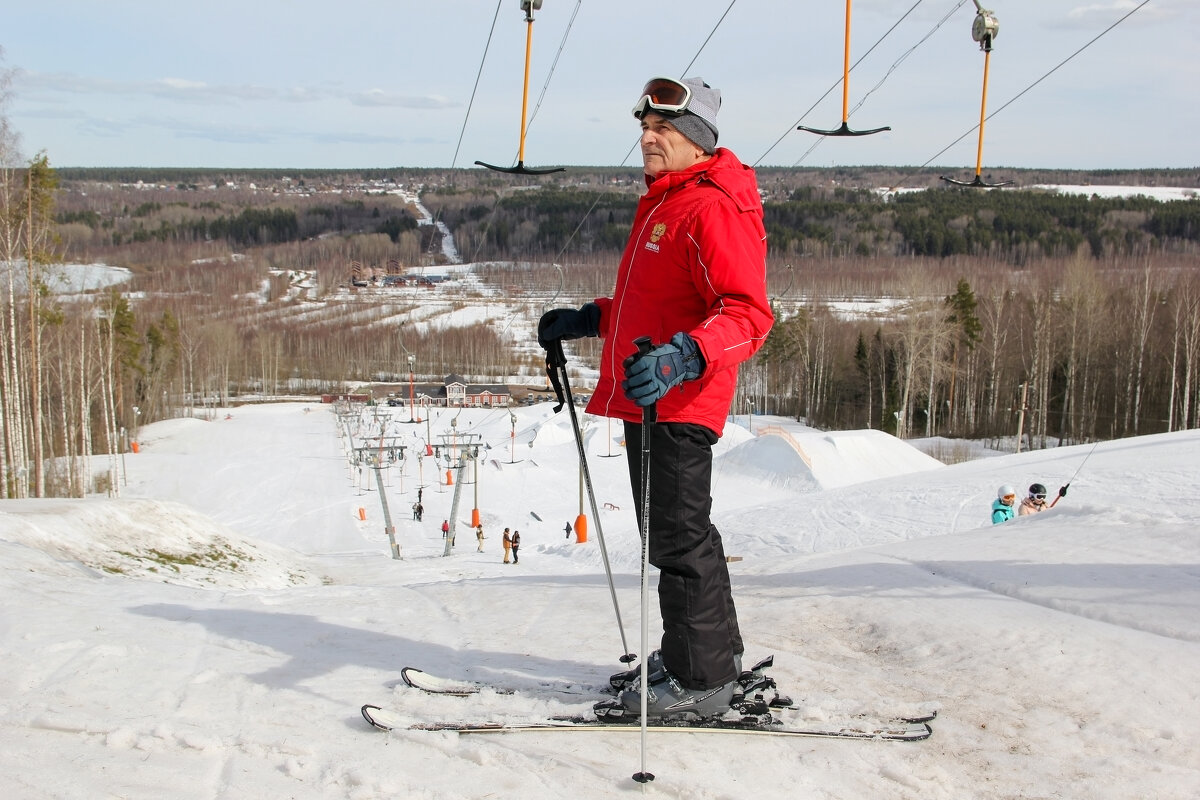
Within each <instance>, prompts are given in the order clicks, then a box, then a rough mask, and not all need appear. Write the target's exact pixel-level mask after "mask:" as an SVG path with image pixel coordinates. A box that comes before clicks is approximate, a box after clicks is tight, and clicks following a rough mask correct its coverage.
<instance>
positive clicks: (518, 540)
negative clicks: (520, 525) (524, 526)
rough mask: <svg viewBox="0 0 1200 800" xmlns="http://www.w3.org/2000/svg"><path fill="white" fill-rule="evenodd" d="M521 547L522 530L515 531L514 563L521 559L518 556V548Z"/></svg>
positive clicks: (513, 538) (513, 542) (513, 544)
mask: <svg viewBox="0 0 1200 800" xmlns="http://www.w3.org/2000/svg"><path fill="white" fill-rule="evenodd" d="M520 547H521V532H520V531H513V535H512V553H513V563H514V564H517V563H520V559H519V558H517V550H518V549H520Z"/></svg>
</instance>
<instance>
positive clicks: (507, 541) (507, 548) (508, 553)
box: [504, 528, 512, 564]
mask: <svg viewBox="0 0 1200 800" xmlns="http://www.w3.org/2000/svg"><path fill="white" fill-rule="evenodd" d="M511 557H512V534H511V533H509V532H508V528H505V529H504V563H505V564H511V563H512V560H511Z"/></svg>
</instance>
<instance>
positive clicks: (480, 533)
mask: <svg viewBox="0 0 1200 800" xmlns="http://www.w3.org/2000/svg"><path fill="white" fill-rule="evenodd" d="M475 538H476V539H478V540H479V552H480V553H482V552H483V539H484V536H483V526H482V525H480V526H478V527H476V528H475Z"/></svg>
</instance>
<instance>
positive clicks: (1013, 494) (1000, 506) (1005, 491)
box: [992, 483, 1017, 525]
mask: <svg viewBox="0 0 1200 800" xmlns="http://www.w3.org/2000/svg"><path fill="white" fill-rule="evenodd" d="M1015 502H1017V490H1016V489H1014V488H1013V487H1011V486H1009V485H1008V484H1007V483H1006V484H1004V485H1003V486H1001V487H1000V489H999V490H998V491H997V492H996V500H995V502H993V503H992V524H993V525H999V524H1000V523H1001V522H1008V521H1009V520H1010V519H1012V518H1013V517H1015V516H1016V510H1015V509H1014V508H1013V503H1015Z"/></svg>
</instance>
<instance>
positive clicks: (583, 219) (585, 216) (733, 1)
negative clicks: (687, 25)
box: [535, 0, 921, 261]
mask: <svg viewBox="0 0 1200 800" xmlns="http://www.w3.org/2000/svg"><path fill="white" fill-rule="evenodd" d="M580 2H582V0H580ZM917 2H918V3H920V2H921V0H917ZM735 5H737V0H730V2H729V5H728V6H727V7H726V8H725V11H724V13H722V14H721V16H720V17H718V18H717V21H716V23H715V24H714V25H713V27H712V30H710V31H709V32H708V36H706V37H705V39H704V41H703V42H702V43H701V45H700V47H699V48H698V49H697V50H696V54H695V55H694V56H692V60H691V61H689V62H688V64H687V66H686V67H684V68H683V73H682V75H681V77H682V76H685V75H687V72H688V70H690V69H691V68H692V67H693V66H694V65H695V63H696V60H697V59H699V58H700V54H701V53H703V52H704V48H706V47H708V43H709V42H710V41H712V38H713V36H715V35H716V33H717V28H720V27H721V23H722V22H724V21H725V18H726V17H727V16H729V12H730V11H732V10H733V7H734V6H735ZM572 19H574V17H572ZM535 113H536V112H535ZM639 141H641V137H640V136H639V137H638V139H636V140H635V141H634V143H633V144H632V145H630V147H629V149H628V150H627V151H626V152H625V157H624V158H622V159H621V163H620V164H619V165H618V166H625V162H626V161H628V160H629V157H630V156H631V155H633V151H634V150H636V149H637V147H638V142H639ZM600 197H601V194H600V193H599V192H597V193H596V199H595V200H593V201H592V204H591V205H590V206H588V209H587V211H585V212H583V216H582V217H580V220H579V224H578V225H576V226H575V230H573V231H571V235H570V236H568V237H567V240H566V241H565V242H563V246H562V248H561V249H560V250H559V251H558V255H556V256H555V257H554V260H555V261H562V260H563V254H564V253H566V252H567V248H568V247H569V246H570V245H571V242H572V241H574V240H575V236H576V234H578V233H579V231H580V229H582V228H583V224H584V223H585V222H587V219H588V217H589V216H591V214H592V212H593V211H595V210H596V206H597V205H599V204H600Z"/></svg>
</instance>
